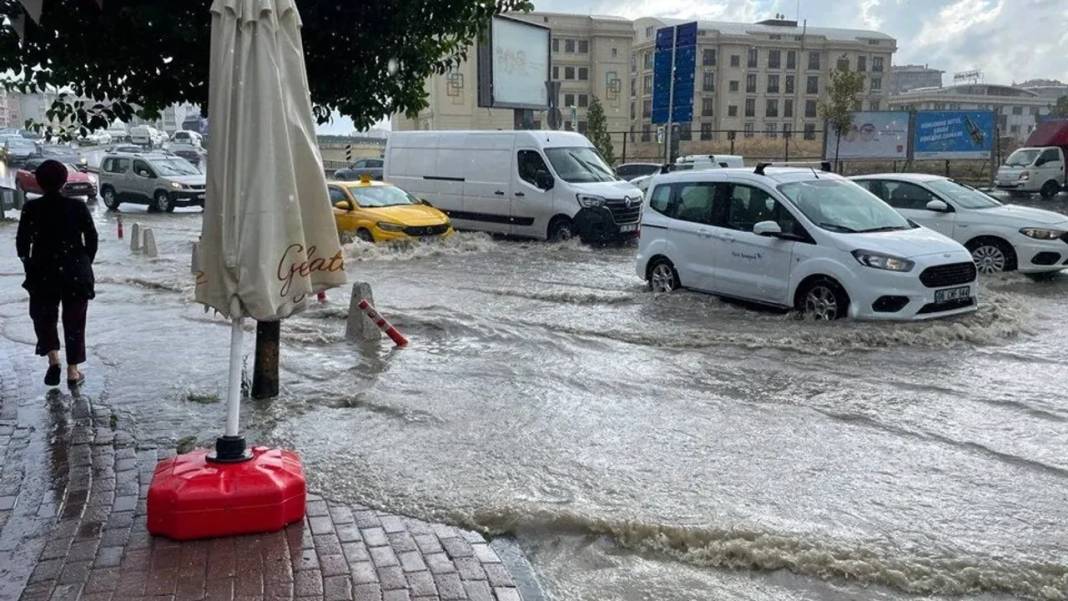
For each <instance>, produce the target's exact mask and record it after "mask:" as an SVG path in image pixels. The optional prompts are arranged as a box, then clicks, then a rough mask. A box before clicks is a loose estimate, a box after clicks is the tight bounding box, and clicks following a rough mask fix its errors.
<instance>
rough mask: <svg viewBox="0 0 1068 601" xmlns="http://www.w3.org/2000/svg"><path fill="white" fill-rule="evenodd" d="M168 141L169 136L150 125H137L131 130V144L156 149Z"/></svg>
mask: <svg viewBox="0 0 1068 601" xmlns="http://www.w3.org/2000/svg"><path fill="white" fill-rule="evenodd" d="M166 140H167V134H165V133H163V132H161V131H160V130H158V129H156V128H154V127H152V126H150V125H135V126H133V127H131V128H130V142H131V143H133V144H137V145H139V146H148V147H150V148H154V147H156V146H159V145H160V144H162V143H163V142H165V141H166Z"/></svg>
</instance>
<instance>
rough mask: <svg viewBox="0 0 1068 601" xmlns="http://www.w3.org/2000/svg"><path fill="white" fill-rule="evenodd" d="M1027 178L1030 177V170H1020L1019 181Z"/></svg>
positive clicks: (1024, 180)
mask: <svg viewBox="0 0 1068 601" xmlns="http://www.w3.org/2000/svg"><path fill="white" fill-rule="evenodd" d="M1029 179H1031V172H1030V171H1022V172H1020V181H1021V182H1026V181H1027V180H1029Z"/></svg>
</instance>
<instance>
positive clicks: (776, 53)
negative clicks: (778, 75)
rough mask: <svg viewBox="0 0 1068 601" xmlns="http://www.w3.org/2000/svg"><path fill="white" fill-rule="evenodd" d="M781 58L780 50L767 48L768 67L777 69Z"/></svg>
mask: <svg viewBox="0 0 1068 601" xmlns="http://www.w3.org/2000/svg"><path fill="white" fill-rule="evenodd" d="M781 59H782V51H781V50H768V68H769V69H778V68H779V61H780V60H781Z"/></svg>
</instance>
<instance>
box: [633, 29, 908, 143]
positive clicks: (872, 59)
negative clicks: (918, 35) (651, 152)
mask: <svg viewBox="0 0 1068 601" xmlns="http://www.w3.org/2000/svg"><path fill="white" fill-rule="evenodd" d="M685 22H686V21H684V20H680V19H658V18H641V19H638V20H637V21H635V22H634V30H635V31H634V36H635V38H634V50H633V52H634V61H633V62H632V64H631V69H632V76H631V89H630V97H631V103H630V104H631V106H630V108H629V111H630V113H631V130H630V131H631V132H632V136H631V137H632V139H635V140H636V141H641V142H648V141H650V140H652V141H655V140H656V134H655V131H656V126H655V125H653V124H652V122H651V114H652V94H653V56H654V53H655V40H656V30H657V29H658V28H661V27H666V26H669V25H678V24H681V23H685ZM697 40H698V42H697V43H698V47H697V58H696V63H697V67H696V73H695V78H694V113H693V115H694V116H693V122H692V123H690V124H682V125H681V127H680V132H679V138H680V140H682V141H687V140H698V139H700V140H715V139H723V138H725V137H726V134H725V133H724V132H726V131H731V130H733V131H736V132H737V134H736V135H737V137H738V138H739V139H740V138H742V137H743V136H744V137H752V136H754V135H761V136H766V137H777V136H778V135H780V134H781V133H783V132H791V133H794V132H798V133H800V132H804V136H805V138H807V139H813V138H815V137H816V135H817V134H816V132H817V131H818V130H821V129H822V123H821V120H820V119H819V118H818V116H817V102H818V101H819V99H820V98H821V97H823V96H824V95H826V93H827V88H828V85H829V84H830V72H831V70H832V69H836V68H838V67H839V66H841V67H845V68H848V69H851V70H855V71H859V72H862V73H864V75H865V77H864V93H863V96H862V100H861V101H860V103H859V107H858V108H861V109H863V110H887V99H888V91H887V89H888V86H887V84H888V76H889V74H890V64H891V60H892V58H893V54H894V52H895V51H896V50H897V41H896V40H894V38H892V37H890V36H888V35H886V34H883V33H879V32H876V31H862V30H856V29H833V28H826V27H807V26H804V25H798V23H797V22H796V21H789V20H785V19H770V20H765V21H760V22H759V23H754V24H750V23H728V22H716V21H699V23H698V38H697Z"/></svg>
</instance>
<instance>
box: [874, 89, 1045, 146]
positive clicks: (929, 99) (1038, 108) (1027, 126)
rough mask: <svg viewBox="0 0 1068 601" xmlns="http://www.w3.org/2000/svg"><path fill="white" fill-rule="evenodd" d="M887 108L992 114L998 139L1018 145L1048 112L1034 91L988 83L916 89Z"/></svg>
mask: <svg viewBox="0 0 1068 601" xmlns="http://www.w3.org/2000/svg"><path fill="white" fill-rule="evenodd" d="M889 105H890V108H891V109H892V110H896V111H924V110H934V111H955V110H983V111H986V110H988V111H995V112H996V113H997V121H998V134H999V136H1000V137H1013V138H1015V139H1017V140H1019V141H1023V140H1025V139H1027V136H1028V135H1029V134H1030V133H1031V132H1033V131H1034V130H1035V124H1036V123H1037V122H1038V120H1039V118H1040V117H1043V116H1045V115H1048V114H1049V111H1050V100H1049V98H1044V97H1043V96H1042V95H1040V94H1039V93H1038V92H1036V91H1033V90H1027V89H1022V88H1015V87H1012V86H1005V85H997V84H988V83H978V84H961V85H956V86H946V87H939V88H917V89H915V90H909V91H908V92H905V93H903V94H898V95H896V96H893V97H891V98H890V102H889Z"/></svg>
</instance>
